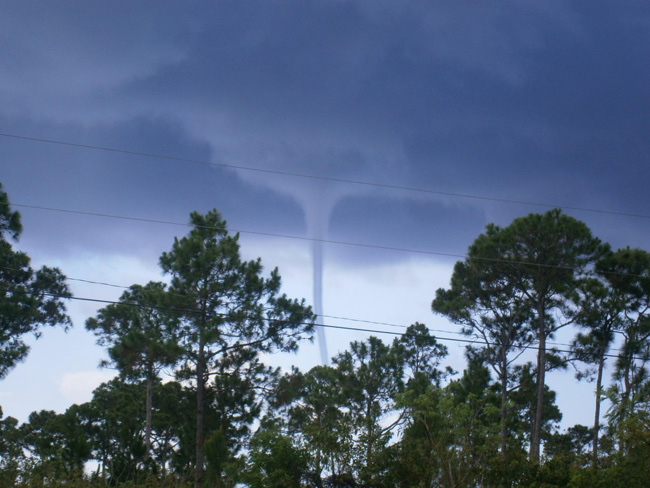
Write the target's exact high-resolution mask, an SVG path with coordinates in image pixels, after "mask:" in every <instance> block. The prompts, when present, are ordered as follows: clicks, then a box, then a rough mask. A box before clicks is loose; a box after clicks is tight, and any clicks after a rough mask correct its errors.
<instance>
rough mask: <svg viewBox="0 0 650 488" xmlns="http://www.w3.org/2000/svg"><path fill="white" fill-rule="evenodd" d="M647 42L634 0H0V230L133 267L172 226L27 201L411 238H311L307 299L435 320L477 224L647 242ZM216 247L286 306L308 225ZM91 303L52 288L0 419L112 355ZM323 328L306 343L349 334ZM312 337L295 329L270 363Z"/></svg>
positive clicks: (647, 24)
mask: <svg viewBox="0 0 650 488" xmlns="http://www.w3.org/2000/svg"><path fill="white" fill-rule="evenodd" d="M649 50H650V4H648V3H645V2H632V1H630V2H611V1H597V0H592V1H589V2H586V1H583V2H572V1H566V0H562V1H559V0H558V1H552V0H543V1H542V0H540V1H526V2H516V1H512V2H510V1H500V2H422V1H419V0H418V1H406V0H402V1H399V2H395V1H384V0H374V1H335V0H329V1H315V0H314V1H309V2H306V1H304V0H295V1H260V2H250V1H223V2H159V1H156V2H131V1H123V2H103V1H94V2H81V1H78V2H64V1H61V2H44V1H42V2H29V1H10V2H3V4H2V6H1V7H0V107H2V110H0V133H1V134H2V135H0V182H2V184H3V186H4V189H5V191H7V193H8V194H9V197H10V199H11V201H12V202H13V203H14V204H15V205H16V206H15V207H14V208H15V209H16V210H19V211H20V212H21V214H22V216H23V222H24V227H25V231H24V233H23V235H22V237H21V239H20V241H19V242H18V243H17V244H16V247H17V248H18V249H21V250H24V251H26V252H28V253H29V254H30V256H31V257H32V259H33V261H34V263H35V264H36V265H39V266H40V265H43V264H48V265H56V266H59V267H60V268H61V269H62V271H63V272H64V273H66V274H67V275H68V276H69V277H71V278H76V279H85V280H93V281H103V282H108V283H114V284H118V285H127V286H128V285H130V284H133V283H146V282H147V281H149V280H152V279H154V280H158V279H161V275H160V271H159V269H158V266H157V262H158V257H159V256H160V254H161V253H162V252H163V251H166V250H169V248H170V247H171V244H172V242H173V237H174V236H176V235H178V236H181V235H184V234H185V233H186V232H187V231H188V228H187V227H183V226H182V225H172V224H161V223H152V222H142V221H129V220H123V219H116V218H109V217H100V216H97V215H94V216H91V215H80V214H76V213H64V212H61V211H55V210H45V209H42V208H40V209H38V208H29V207H28V206H37V207H46V208H50V209H59V210H71V211H75V212H89V213H95V214H106V215H113V216H124V217H133V218H139V219H150V220H158V221H166V222H176V223H180V224H182V223H185V222H187V221H188V215H189V213H190V212H191V211H193V210H198V211H200V212H207V211H208V210H210V209H211V208H215V207H216V208H217V209H218V210H219V211H221V212H222V214H223V215H224V217H225V218H226V219H227V221H228V223H229V225H230V227H231V228H232V229H237V230H241V231H253V232H262V233H267V234H268V233H270V234H281V235H292V236H297V237H303V238H304V237H308V238H309V237H320V238H324V239H328V240H336V241H346V242H355V243H365V244H371V245H375V246H384V247H393V248H403V249H412V250H421V251H428V252H430V253H431V254H418V253H409V252H402V251H396V250H393V251H391V250H379V249H371V248H365V247H354V246H346V245H334V244H325V245H324V247H323V249H324V255H325V277H324V305H325V313H326V314H328V315H335V316H342V317H351V318H358V319H366V320H372V321H380V322H391V323H395V324H402V325H409V324H410V323H412V322H414V321H416V320H418V321H421V322H424V323H426V324H427V325H429V326H431V327H432V328H435V329H442V330H447V331H449V332H448V333H446V334H445V333H438V332H436V334H439V335H441V336H447V337H454V334H453V332H455V331H457V328H455V327H454V326H453V325H451V324H449V323H448V322H446V321H445V320H444V319H441V318H439V317H434V316H433V315H432V314H431V312H430V302H431V299H432V298H433V296H434V293H435V290H436V288H438V287H442V286H447V284H448V282H449V278H450V274H451V269H452V267H453V264H454V262H455V259H456V258H453V257H448V256H444V255H443V254H455V255H463V254H464V253H465V251H466V249H467V247H468V246H469V244H471V242H472V241H473V239H474V238H476V237H477V236H478V235H479V234H480V232H481V231H482V230H483V228H484V226H485V225H486V224H487V223H489V222H496V223H498V224H500V225H507V224H508V223H509V222H510V221H511V220H512V219H513V218H515V217H517V216H521V215H526V214H528V213H530V212H542V211H546V210H547V209H548V208H549V207H545V206H539V205H533V203H539V204H546V205H551V206H561V207H564V208H565V209H566V212H567V213H569V214H571V215H573V216H575V217H577V218H579V219H581V220H583V221H585V222H586V223H587V224H588V225H589V226H590V227H591V229H592V230H593V232H594V233H595V234H596V235H597V236H598V237H600V238H601V239H603V240H604V241H608V242H610V243H611V244H612V245H613V246H614V247H615V248H617V247H623V246H627V245H630V246H633V247H642V248H646V249H647V248H648V236H649V234H650V233H649V231H648V230H649V229H648V226H649V225H650V222H649V220H648V215H650V210H649V209H648V200H649V199H648V191H647V187H648V181H650V165H649V164H648V163H649V161H648V157H649V156H648V155H649V154H650V150H649V149H650V144H649V142H648V141H649V137H648V136H649V129H650V96H649V88H648V87H650V56H649V54H650V53H649ZM11 136H21V137H27V138H34V139H45V140H50V141H60V142H68V143H74V144H80V145H88V146H101V147H107V148H113V149H120V150H125V151H134V152H139V153H150V154H156V155H162V156H167V157H170V158H180V159H184V160H194V161H202V162H206V163H217V164H220V165H222V166H214V165H206V164H199V163H191V162H187V161H184V162H183V161H178V160H171V159H162V158H156V157H145V156H140V155H134V154H126V153H120V152H109V151H101V150H96V149H89V148H83V147H78V146H77V147H73V146H67V145H61V144H58V145H57V144H52V143H46V142H38V141H35V140H27V139H20V138H16V137H11ZM235 166H237V167H244V168H249V169H235V168H234V167H235ZM251 168H252V169H262V170H271V171H276V172H279V173H284V174H276V173H262V172H256V171H251V170H250V169H251ZM286 173H292V174H294V175H296V174H298V175H305V176H317V177H326V178H329V179H334V180H337V181H331V180H322V179H313V178H305V177H301V176H290V175H287V174H286ZM343 180H353V181H357V182H358V181H363V182H370V183H377V184H378V185H377V186H373V185H359V184H356V183H351V182H346V181H343ZM382 185H384V186H382ZM386 185H389V186H393V187H395V186H399V187H408V188H418V189H422V190H428V192H421V191H420V192H418V191H409V190H399V189H395V188H389V187H387V186H386ZM436 192H438V193H436ZM461 195H465V196H461ZM468 196H474V197H481V198H468ZM503 200H510V201H520V202H530V203H531V204H528V205H526V204H520V203H507V202H503ZM577 208H582V209H590V210H592V211H587V210H577ZM593 210H600V211H604V212H614V213H620V214H621V215H616V214H613V213H599V212H594V211H593ZM622 214H627V215H622ZM632 215H638V216H637V217H634V216H632ZM639 216H640V217H639ZM242 243H243V252H244V254H245V255H246V256H247V257H250V258H253V257H257V256H261V257H262V259H263V262H264V264H265V265H266V266H267V268H272V267H275V266H278V267H279V268H280V274H281V275H282V276H283V279H284V285H285V291H286V292H287V293H288V294H290V295H292V296H295V297H305V298H306V299H307V300H308V301H309V302H312V295H311V293H312V282H311V280H312V268H311V254H310V253H311V244H310V241H307V240H300V239H289V238H282V237H274V236H262V235H258V234H249V233H243V234H242ZM436 253H440V254H436ZM71 286H72V287H73V289H74V292H75V294H76V295H77V296H82V297H93V298H105V299H116V298H117V297H119V295H120V293H121V290H120V289H119V288H111V287H106V286H100V285H90V284H87V283H83V282H80V281H72V282H71ZM96 308H97V307H96V306H95V305H93V304H88V303H85V304H83V303H78V302H71V303H70V305H69V310H70V312H71V315H72V317H73V320H74V323H75V328H74V329H73V330H72V331H71V332H69V333H68V334H67V335H65V334H63V333H62V332H60V331H56V330H48V331H46V332H45V334H44V336H43V338H42V339H41V341H39V342H38V343H35V344H33V349H32V352H31V354H30V356H29V357H28V359H27V361H26V362H25V363H23V364H21V365H19V366H18V367H17V368H15V369H14V370H13V371H12V372H11V373H10V374H9V376H8V378H7V379H6V380H4V381H2V382H1V383H0V405H2V408H3V410H4V413H5V415H13V416H15V417H17V418H19V419H20V420H25V419H26V418H27V415H28V414H29V412H31V411H33V410H37V409H44V408H46V409H55V410H57V411H63V410H64V409H65V408H66V407H67V406H68V405H70V404H71V403H73V402H80V401H86V400H88V399H89V398H90V391H91V390H92V388H93V387H95V386H97V385H98V384H99V382H100V381H102V380H104V379H107V378H110V377H111V376H112V375H113V372H112V371H106V370H103V371H102V370H98V369H97V368H96V366H97V364H98V362H99V360H100V358H101V357H102V355H103V351H102V349H100V348H99V347H96V346H94V341H95V339H94V337H93V336H92V335H91V334H90V333H88V332H86V331H85V330H84V321H85V320H86V318H88V317H89V316H92V315H93V314H94V312H95V311H96ZM326 322H328V323H330V324H336V325H346V326H348V325H351V326H359V325H360V324H355V323H350V322H345V321H342V320H340V319H326ZM361 326H364V327H368V328H376V329H382V330H392V331H399V330H400V329H398V328H391V327H385V326H383V327H382V326H378V325H370V324H366V325H363V324H361ZM327 334H328V335H327V338H328V346H329V350H330V353H331V354H332V355H333V354H334V353H336V351H338V350H341V349H344V348H346V347H347V344H348V343H349V341H350V340H352V339H358V338H363V337H365V336H364V335H363V334H361V333H351V332H348V333H345V332H341V331H336V330H330V331H328V332H327ZM383 337H384V338H385V339H386V340H392V337H391V336H383ZM569 338H570V334H569V337H566V338H565V340H568V339H569ZM558 340H561V338H560V339H558ZM448 346H449V349H450V353H451V358H450V361H449V362H450V363H451V364H453V365H454V367H456V368H457V369H461V368H462V367H463V360H462V346H458V345H456V344H454V343H451V342H449V343H448ZM317 357H318V354H317V347H316V346H315V345H310V346H306V347H305V348H303V350H302V351H301V352H300V353H299V354H298V355H297V356H288V357H274V358H271V361H275V362H276V363H277V364H283V365H285V366H288V365H289V364H292V363H295V364H297V365H298V366H300V367H301V368H309V367H311V366H313V365H314V364H316V363H317V362H318V361H317V359H316V358H317ZM551 381H552V384H551V387H552V388H555V389H557V390H558V391H559V394H560V396H559V403H560V407H561V408H562V410H563V411H564V412H565V414H566V417H567V418H566V419H565V422H566V424H567V425H573V424H574V423H579V422H580V423H583V424H590V422H591V417H592V414H591V413H588V414H585V411H584V409H583V410H582V411H579V410H576V409H575V408H573V410H572V407H571V406H572V405H573V406H574V407H575V405H577V404H579V403H580V401H585V403H586V404H587V405H589V406H591V404H592V400H591V396H590V395H591V390H592V386H590V385H582V386H579V387H576V386H575V383H574V380H573V379H572V373H571V372H567V373H562V374H554V375H551ZM581 395H582V400H580V398H581ZM589 408H591V407H589ZM590 411H591V410H589V412H590Z"/></svg>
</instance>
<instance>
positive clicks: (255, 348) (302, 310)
mask: <svg viewBox="0 0 650 488" xmlns="http://www.w3.org/2000/svg"><path fill="white" fill-rule="evenodd" d="M190 219H191V223H192V225H193V229H192V230H191V231H190V233H189V234H188V235H187V236H185V237H183V238H182V239H178V238H177V239H175V241H174V245H173V246H172V249H171V251H170V252H165V253H163V255H162V256H161V258H160V266H161V267H162V269H163V271H164V272H165V273H167V274H169V275H170V276H171V286H170V295H171V296H173V297H174V302H173V305H174V307H175V308H176V309H177V310H178V311H179V316H178V318H179V322H178V327H177V329H176V332H177V337H178V340H179V345H180V347H181V351H182V353H181V360H182V367H181V369H180V370H179V372H178V375H179V377H180V378H184V379H192V380H193V381H194V383H195V385H196V437H195V442H196V456H195V459H194V462H195V466H196V479H195V483H196V486H200V485H201V484H202V483H203V469H204V453H203V444H204V441H205V440H206V433H207V432H211V431H213V430H216V429H219V430H220V431H221V432H222V433H223V434H224V435H226V436H227V437H228V436H230V434H231V433H232V432H233V425H235V422H232V421H231V420H230V414H231V413H232V412H233V410H236V408H235V409H233V408H230V407H232V406H233V404H232V403H231V402H230V400H227V401H225V402H222V401H221V400H222V399H224V398H226V399H232V398H233V395H235V396H236V395H237V394H238V393H237V390H240V391H242V392H244V393H243V394H244V396H247V395H248V394H247V393H246V392H245V390H248V392H251V391H253V390H254V389H255V388H257V387H259V386H260V385H259V384H258V380H259V379H260V378H265V377H267V376H268V374H267V373H268V371H266V370H265V368H264V367H263V366H262V365H261V363H260V361H259V358H258V356H259V354H261V353H263V352H271V351H274V350H281V351H293V350H295V349H296V348H297V347H298V342H299V341H300V340H302V339H303V338H306V337H309V336H310V335H311V333H312V331H313V320H314V316H313V314H312V312H311V308H310V307H307V306H306V305H305V303H304V300H303V301H297V300H292V299H289V298H288V297H287V296H286V295H281V294H280V293H279V291H280V285H281V281H280V275H279V274H278V271H277V269H275V270H273V271H272V272H271V273H270V276H269V277H268V278H265V277H264V276H262V271H263V269H262V264H261V261H260V260H259V259H257V260H254V261H243V260H242V259H241V256H240V251H239V236H238V235H229V234H228V231H227V228H226V222H225V220H223V219H222V218H221V215H220V214H219V213H218V212H217V211H216V210H212V211H211V212H208V213H207V214H206V215H201V214H199V213H197V212H193V213H192V214H191V216H190ZM210 376H214V377H215V391H218V392H219V394H218V395H216V396H215V401H216V405H215V410H216V411H217V412H219V413H220V419H218V420H217V422H218V423H219V424H221V425H217V426H216V427H215V428H212V429H207V428H206V427H207V424H206V421H207V420H206V411H207V409H208V405H209V403H210V402H209V398H208V394H209V392H208V390H207V388H208V379H209V377H210ZM233 382H234V384H233ZM247 398H248V400H250V398H251V397H250V395H248V396H247ZM248 405H249V407H247V408H246V410H247V411H248V412H250V413H253V414H254V406H253V405H252V404H251V402H250V401H249V402H248ZM235 407H236V405H235ZM208 420H209V419H208ZM251 421H252V419H251ZM240 427H241V425H240ZM235 430H237V429H235ZM240 432H241V431H240ZM226 442H227V443H228V445H229V447H231V443H230V440H228V439H227V440H226ZM235 448H236V446H235ZM235 454H236V453H235V452H233V451H231V453H230V455H231V456H234V455H235ZM214 465H215V464H214V462H213V466H214ZM217 465H219V463H217Z"/></svg>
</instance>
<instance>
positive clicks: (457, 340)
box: [0, 287, 646, 361]
mask: <svg viewBox="0 0 650 488" xmlns="http://www.w3.org/2000/svg"><path fill="white" fill-rule="evenodd" d="M0 289H2V290H5V291H8V292H11V293H20V294H26V295H33V294H35V293H34V292H30V291H27V290H11V289H9V288H6V287H0ZM39 294H40V295H44V296H49V297H53V298H61V299H67V300H76V301H82V302H93V303H102V304H105V305H126V306H130V307H136V308H144V309H149V310H165V311H171V312H182V313H195V314H200V313H203V312H202V311H201V310H195V309H184V308H177V307H165V306H160V305H144V304H141V303H136V302H123V301H119V302H118V301H114V300H105V299H100V298H89V297H75V296H67V295H64V294H57V293H45V292H40V293H39ZM210 315H215V316H221V317H230V318H234V319H247V318H249V317H248V316H246V315H237V314H226V313H219V312H212V313H211V314H210ZM260 319H261V320H263V321H267V322H273V323H293V324H295V325H306V326H314V327H322V328H325V329H334V330H348V331H352V332H367V333H374V334H384V335H391V336H399V337H412V338H430V339H432V340H434V341H443V342H444V341H447V342H455V343H461V344H476V343H477V342H480V343H481V344H485V345H489V346H498V344H496V343H493V342H487V341H484V340H483V341H480V340H476V339H462V338H458V337H441V336H433V335H432V336H425V335H422V334H412V333H409V332H403V333H401V332H395V331H390V330H380V329H370V328H363V327H348V326H344V325H330V324H319V323H316V322H299V321H290V320H283V319H273V318H268V317H260ZM519 349H522V350H532V351H539V350H540V348H539V346H534V345H525V346H520V348H519ZM619 350H620V349H619ZM553 351H554V352H560V353H565V354H572V353H573V351H571V350H567V349H553ZM603 357H606V358H614V359H616V358H618V356H616V355H614V354H604V355H603ZM632 359H634V360H640V361H645V360H646V359H645V358H639V357H633V358H632Z"/></svg>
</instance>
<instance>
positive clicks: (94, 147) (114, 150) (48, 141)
mask: <svg viewBox="0 0 650 488" xmlns="http://www.w3.org/2000/svg"><path fill="white" fill-rule="evenodd" d="M0 136H2V137H7V138H12V139H20V140H24V141H33V142H40V143H45V144H55V145H59V146H68V147H76V148H83V149H92V150H96V151H106V152H112V153H119V154H129V155H132V156H140V157H148V158H156V159H164V160H167V161H175V162H179V163H191V164H200V165H203V166H213V167H220V168H229V169H236V170H241V171H250V172H256V173H264V174H274V175H279V176H291V177H296V178H305V179H312V180H320V181H329V182H332V183H346V184H350V185H358V186H370V187H375V188H385V189H390V190H400V191H407V192H414V193H426V194H431V195H441V196H448V197H456V198H467V199H473V200H482V201H489V202H499V203H508V204H515V205H529V206H536V207H544V208H562V209H566V210H577V211H581V212H590V213H598V214H606V215H617V216H622V217H634V218H640V219H650V215H648V214H635V213H628V212H617V211H613V210H604V209H596V208H589V207H576V206H570V205H555V204H550V203H542V202H531V201H526V200H514V199H508V198H496V197H486V196H482V195H472V194H469V193H456V192H447V191H441V190H431V189H427V188H418V187H411V186H401V185H392V184H388V183H379V182H371V181H365V180H352V179H347V178H337V177H331V176H323V175H310V174H305V173H294V172H290V171H280V170H271V169H264V168H255V167H252V166H241V165H236V164H229V163H214V162H210V161H204V160H200V159H191V158H181V157H175V156H167V155H163V154H154V153H147V152H142V151H131V150H127V149H119V148H113V147H106V146H97V145H92V144H80V143H74V142H68V141H61V140H55V139H43V138H38V137H29V136H23V135H18V134H8V133H0Z"/></svg>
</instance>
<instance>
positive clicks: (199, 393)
mask: <svg viewBox="0 0 650 488" xmlns="http://www.w3.org/2000/svg"><path fill="white" fill-rule="evenodd" d="M204 354H205V352H204V346H203V344H202V343H201V345H200V346H199V356H198V360H197V364H196V469H195V470H194V488H201V487H202V486H203V472H204V469H203V420H204V413H205V411H204V407H205V364H204V363H205V359H204Z"/></svg>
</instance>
